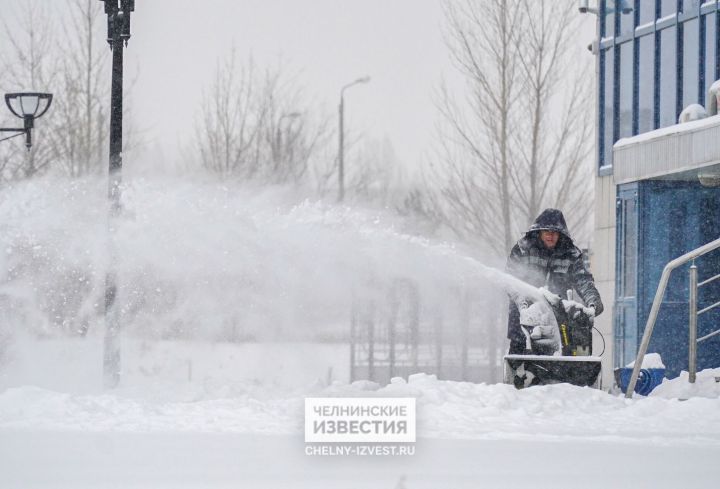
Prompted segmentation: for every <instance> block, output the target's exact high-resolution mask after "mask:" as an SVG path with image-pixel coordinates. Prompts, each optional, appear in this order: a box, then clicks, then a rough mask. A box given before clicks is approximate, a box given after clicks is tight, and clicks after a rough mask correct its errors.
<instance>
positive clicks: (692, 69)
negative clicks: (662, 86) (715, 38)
mask: <svg viewBox="0 0 720 489" xmlns="http://www.w3.org/2000/svg"><path fill="white" fill-rule="evenodd" d="M699 25H700V23H699V22H698V19H697V18H694V19H692V20H689V21H687V22H684V23H683V108H684V107H687V106H688V105H690V104H696V103H698V102H699V101H700V98H699V97H698V80H699V79H700V78H699V77H700V75H699V71H698V70H699V66H698V65H699V64H700V46H699V42H700V32H699Z"/></svg>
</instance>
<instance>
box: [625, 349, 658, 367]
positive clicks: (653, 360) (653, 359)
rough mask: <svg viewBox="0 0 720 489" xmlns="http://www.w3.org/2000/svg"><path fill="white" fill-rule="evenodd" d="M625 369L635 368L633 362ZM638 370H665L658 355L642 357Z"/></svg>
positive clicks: (650, 354)
mask: <svg viewBox="0 0 720 489" xmlns="http://www.w3.org/2000/svg"><path fill="white" fill-rule="evenodd" d="M626 367H627V368H633V367H635V361H634V360H633V361H632V362H630V363H628V364H627V365H626ZM640 368H665V364H664V363H663V361H662V357H661V356H660V354H659V353H648V354H646V355H645V356H644V357H643V362H642V367H640Z"/></svg>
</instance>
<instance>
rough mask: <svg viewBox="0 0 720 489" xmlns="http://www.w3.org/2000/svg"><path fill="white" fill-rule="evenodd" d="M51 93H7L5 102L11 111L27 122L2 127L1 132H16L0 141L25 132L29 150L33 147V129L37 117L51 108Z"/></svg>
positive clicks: (26, 144)
mask: <svg viewBox="0 0 720 489" xmlns="http://www.w3.org/2000/svg"><path fill="white" fill-rule="evenodd" d="M52 97H53V96H52V94H51V93H40V92H21V93H8V94H6V95H5V103H6V104H7V106H8V109H10V112H12V113H13V114H15V115H16V116H17V117H19V118H21V119H22V120H23V121H24V122H25V124H24V127H22V128H15V127H0V132H15V133H17V134H15V135H14V136H9V137H6V138H3V139H0V141H4V140H6V139H10V138H13V137H15V136H19V135H21V134H25V146H26V147H27V149H28V151H30V148H31V147H32V130H33V128H34V127H35V119H37V118H39V117H42V116H43V114H45V112H47V110H48V109H49V108H50V104H51V103H52Z"/></svg>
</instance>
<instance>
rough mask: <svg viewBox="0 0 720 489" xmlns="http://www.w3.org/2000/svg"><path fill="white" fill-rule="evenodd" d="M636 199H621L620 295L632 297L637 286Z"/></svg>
mask: <svg viewBox="0 0 720 489" xmlns="http://www.w3.org/2000/svg"><path fill="white" fill-rule="evenodd" d="M636 205H637V201H636V200H635V199H627V200H623V201H622V215H621V219H622V237H623V240H622V280H621V282H620V284H621V289H620V296H621V297H634V296H635V291H636V288H637V282H636V280H637V238H638V235H637V208H636Z"/></svg>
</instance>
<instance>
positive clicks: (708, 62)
mask: <svg viewBox="0 0 720 489" xmlns="http://www.w3.org/2000/svg"><path fill="white" fill-rule="evenodd" d="M716 16H717V14H716V13H713V14H709V15H706V16H704V19H703V22H705V91H704V94H706V95H707V92H708V90H709V89H710V85H712V84H713V82H714V81H715V80H716V79H717V62H716V59H717V51H716V47H717V41H716V38H717V27H716V23H715V19H716ZM706 103H707V101H706Z"/></svg>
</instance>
